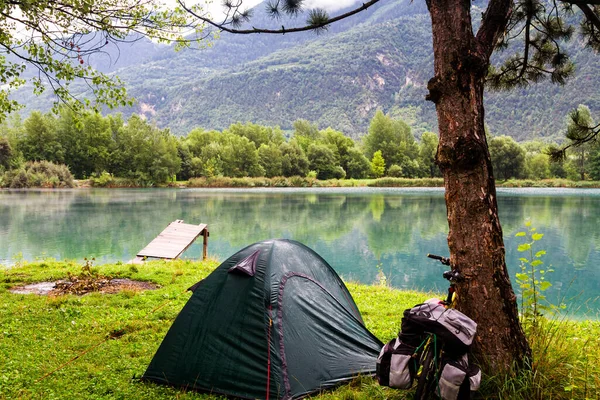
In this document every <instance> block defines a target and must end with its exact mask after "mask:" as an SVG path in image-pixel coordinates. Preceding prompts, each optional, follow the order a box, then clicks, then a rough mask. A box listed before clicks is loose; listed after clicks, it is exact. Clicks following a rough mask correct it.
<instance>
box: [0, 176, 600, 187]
mask: <svg viewBox="0 0 600 400" xmlns="http://www.w3.org/2000/svg"><path fill="white" fill-rule="evenodd" d="M74 183H75V185H74V187H72V188H66V187H61V188H51V187H43V186H41V187H31V188H24V189H25V190H26V189H89V188H106V189H144V188H175V189H192V188H198V189H201V188H211V189H229V188H239V189H247V188H352V187H371V188H375V187H381V188H395V187H400V188H434V187H439V188H443V187H444V180H443V179H442V178H378V179H330V180H318V179H315V178H302V177H289V178H285V177H275V178H250V177H245V178H229V177H214V178H193V179H190V180H189V181H177V182H169V183H164V184H156V185H154V184H151V185H145V184H138V183H136V182H135V181H133V180H130V179H125V178H113V179H112V180H111V181H110V182H108V183H107V184H104V185H98V184H95V183H94V181H93V179H80V180H75V182H74ZM496 188H574V189H599V188H600V181H572V180H567V179H543V180H538V181H535V180H530V179H511V180H507V181H502V182H499V181H496ZM2 189H10V188H0V190H2Z"/></svg>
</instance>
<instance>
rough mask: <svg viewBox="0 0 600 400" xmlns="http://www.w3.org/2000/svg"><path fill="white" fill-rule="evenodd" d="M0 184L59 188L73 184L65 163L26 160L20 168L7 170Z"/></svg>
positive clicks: (17, 186)
mask: <svg viewBox="0 0 600 400" xmlns="http://www.w3.org/2000/svg"><path fill="white" fill-rule="evenodd" d="M2 186H4V187H7V186H8V187H11V188H19V189H20V188H31V187H44V188H59V187H73V186H75V183H74V180H73V175H71V172H70V171H69V168H68V167H67V166H66V165H57V164H54V163H51V162H50V161H28V162H27V163H25V165H24V166H23V167H22V168H19V169H17V170H11V171H8V172H7V173H6V174H4V177H3V179H2Z"/></svg>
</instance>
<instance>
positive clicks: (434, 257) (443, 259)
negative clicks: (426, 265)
mask: <svg viewBox="0 0 600 400" xmlns="http://www.w3.org/2000/svg"><path fill="white" fill-rule="evenodd" d="M427 257H429V258H433V259H434V260H438V261H439V262H441V263H442V264H444V265H450V259H449V258H447V257H442V256H436V255H435V254H430V253H427Z"/></svg>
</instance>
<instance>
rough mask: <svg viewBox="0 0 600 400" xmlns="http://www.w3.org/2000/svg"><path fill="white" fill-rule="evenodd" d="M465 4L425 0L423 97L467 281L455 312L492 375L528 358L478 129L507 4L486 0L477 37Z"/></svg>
mask: <svg viewBox="0 0 600 400" xmlns="http://www.w3.org/2000/svg"><path fill="white" fill-rule="evenodd" d="M470 5H471V2H470V1H469V0H428V1H427V6H428V8H429V12H430V15H431V21H432V31H433V49H434V70H435V76H434V77H433V78H432V79H431V80H430V81H429V84H428V89H429V95H428V96H427V98H428V99H429V100H431V101H433V102H434V103H435V104H436V110H437V116H438V124H439V134H440V142H439V146H438V151H437V155H436V162H437V164H438V165H439V167H440V169H441V170H442V173H443V175H444V185H445V189H446V193H445V196H446V207H447V216H448V225H449V228H450V229H449V234H448V246H449V249H450V262H451V265H452V267H453V268H456V269H457V270H458V271H460V272H461V274H463V275H464V276H465V278H466V279H465V281H464V282H462V283H459V284H458V285H457V293H458V304H457V307H458V309H459V310H461V311H463V312H464V313H465V314H467V315H468V316H470V317H471V318H473V319H474V320H475V321H476V322H477V324H478V329H477V338H476V341H475V345H474V349H473V350H474V354H475V355H476V356H477V359H478V361H479V363H480V365H481V366H482V367H483V369H484V371H488V372H493V373H498V372H499V371H501V370H504V371H506V370H508V369H509V368H511V367H512V366H514V365H517V366H518V365H522V363H523V361H524V360H525V359H526V358H527V357H529V356H530V355H531V350H530V348H529V345H528V343H527V339H526V337H525V334H524V332H523V329H522V328H521V325H520V323H519V316H518V310H517V302H516V296H515V294H514V292H513V289H512V286H511V283H510V279H509V277H508V272H507V269H506V263H505V258H504V253H505V251H504V242H503V238H502V228H501V226H500V221H499V219H498V205H497V202H496V188H495V181H494V176H493V171H492V163H491V160H490V155H489V151H488V147H487V141H486V136H485V131H484V108H483V89H484V80H485V75H486V72H487V68H488V66H489V58H490V56H491V53H492V51H493V46H494V44H495V42H496V40H497V38H498V35H500V34H501V33H502V32H503V31H504V28H505V26H506V23H507V20H508V17H509V15H510V10H511V3H510V1H507V0H491V1H490V3H489V4H488V9H487V11H486V14H485V15H484V18H483V23H482V26H481V27H480V29H479V31H478V33H477V36H475V35H474V34H473V29H472V25H471V15H470Z"/></svg>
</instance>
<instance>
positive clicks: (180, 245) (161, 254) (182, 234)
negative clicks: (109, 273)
mask: <svg viewBox="0 0 600 400" xmlns="http://www.w3.org/2000/svg"><path fill="white" fill-rule="evenodd" d="M200 235H202V236H203V237H204V248H203V252H202V258H203V259H205V258H206V250H207V245H208V225H206V224H200V225H191V224H184V223H183V220H179V219H178V220H176V221H174V222H171V223H170V224H169V225H168V226H167V227H166V228H165V230H163V231H162V232H161V233H160V234H159V235H158V236H157V237H156V238H154V240H152V241H151V242H150V243H148V245H147V246H146V247H144V248H143V249H142V250H140V251H139V252H138V254H137V256H136V258H135V259H133V260H131V261H130V262H131V263H140V262H142V261H143V260H144V259H145V258H162V259H167V260H173V259H175V258H178V257H179V256H180V255H181V254H182V253H183V252H184V251H186V250H187V249H188V247H190V246H191V245H192V243H194V241H196V239H197V238H198V236H200Z"/></svg>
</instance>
